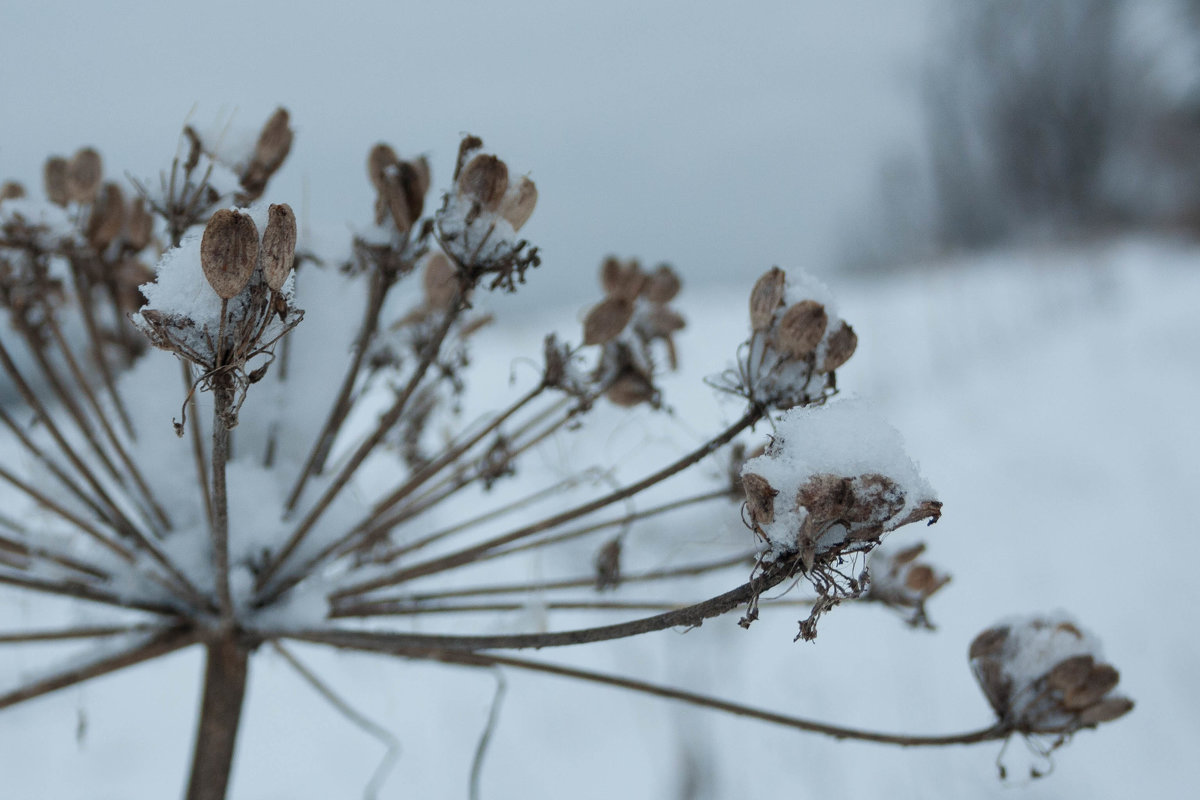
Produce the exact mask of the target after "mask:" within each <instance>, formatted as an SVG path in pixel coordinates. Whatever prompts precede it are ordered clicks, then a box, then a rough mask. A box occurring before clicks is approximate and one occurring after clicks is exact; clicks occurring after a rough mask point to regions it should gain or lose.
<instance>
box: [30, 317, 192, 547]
mask: <svg viewBox="0 0 1200 800" xmlns="http://www.w3.org/2000/svg"><path fill="white" fill-rule="evenodd" d="M46 311H47V313H46V321H47V323H48V325H49V327H50V332H51V334H52V335H53V336H54V341H55V343H56V344H57V345H58V349H59V351H60V352H61V353H62V355H63V359H64V360H65V361H66V362H67V368H68V370H69V371H70V372H71V376H72V377H73V378H74V379H75V383H76V384H78V385H79V388H80V390H81V391H82V392H83V396H84V399H85V400H87V401H88V405H89V406H90V407H91V409H92V411H93V413H94V414H95V415H96V418H97V419H98V420H99V421H100V429H101V430H102V431H103V432H104V435H105V437H106V438H107V439H108V441H109V443H110V444H111V445H112V448H113V451H114V452H115V453H116V454H117V458H118V459H120V461H121V464H122V465H123V466H124V467H125V469H126V471H127V472H128V473H129V475H130V477H131V478H133V482H134V484H135V485H136V486H137V488H138V491H139V492H140V493H141V495H142V498H143V500H144V501H145V503H146V506H147V508H149V509H150V512H151V514H152V515H153V517H154V519H155V521H156V522H157V523H158V525H159V526H160V527H161V528H163V529H165V530H169V529H170V528H171V520H170V519H169V518H168V517H167V514H166V512H165V511H164V510H163V508H162V506H161V505H159V503H158V501H157V500H155V499H154V493H153V492H151V491H150V487H149V486H147V485H146V481H145V479H144V478H143V477H142V473H141V471H140V470H138V468H137V464H135V463H134V461H133V459H132V458H130V457H129V453H128V452H127V451H126V450H125V448H124V446H122V444H121V440H120V439H119V438H118V437H117V434H116V431H114V430H113V428H112V425H110V424H109V422H108V417H107V415H106V414H105V413H104V409H103V408H101V406H100V402H99V401H98V400H97V399H96V395H95V393H94V392H93V391H92V387H91V386H89V385H88V382H87V378H86V377H85V376H84V375H83V371H82V370H81V369H80V368H79V362H78V361H76V359H75V356H74V355H73V354H72V353H71V348H70V346H69V345H68V343H67V340H66V338H65V337H64V336H63V333H62V329H61V328H60V327H59V325H58V322H57V321H56V320H55V318H54V314H53V313H51V310H50V309H47V310H46Z"/></svg>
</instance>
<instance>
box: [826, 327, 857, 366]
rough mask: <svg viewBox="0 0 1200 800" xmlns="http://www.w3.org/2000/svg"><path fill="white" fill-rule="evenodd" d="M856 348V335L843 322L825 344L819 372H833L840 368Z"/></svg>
mask: <svg viewBox="0 0 1200 800" xmlns="http://www.w3.org/2000/svg"><path fill="white" fill-rule="evenodd" d="M857 348H858V334H856V333H855V332H854V329H853V328H851V327H850V326H849V325H847V324H846V323H845V322H844V321H843V322H842V323H841V324H840V325H838V328H837V330H835V331H834V332H833V334H832V335H831V336H830V337H829V339H828V341H827V342H826V343H825V361H824V363H823V364H822V365H821V371H822V372H833V371H834V370H835V369H839V368H841V366H842V364H845V363H846V362H847V361H849V360H850V356H852V355H854V351H855V350H856V349H857Z"/></svg>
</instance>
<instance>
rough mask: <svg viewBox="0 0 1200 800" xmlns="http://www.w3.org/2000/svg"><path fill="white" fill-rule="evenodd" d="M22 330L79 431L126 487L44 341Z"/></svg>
mask: <svg viewBox="0 0 1200 800" xmlns="http://www.w3.org/2000/svg"><path fill="white" fill-rule="evenodd" d="M20 331H21V334H22V335H23V336H24V338H25V342H26V344H27V346H28V348H27V349H28V350H29V352H30V353H32V354H33V358H34V361H36V362H37V365H38V367H39V368H40V369H41V371H42V374H43V375H44V376H45V378H46V381H47V383H49V384H50V388H51V389H52V390H53V391H54V394H55V395H57V396H58V400H59V402H60V403H62V405H63V408H65V409H66V410H67V416H69V417H70V418H71V419H72V420H74V421H75V427H77V428H78V429H79V432H80V433H81V434H83V439H84V441H86V442H87V443H88V446H89V447H90V448H91V450H92V452H93V453H95V455H96V458H97V459H99V461H100V463H101V464H102V465H103V466H104V469H105V470H107V472H108V474H109V475H111V476H112V478H113V480H115V481H116V482H117V483H118V484H119V485H120V486H121V487H122V488H124V486H125V477H124V476H123V475H122V474H121V472H120V470H118V469H117V466H116V464H114V463H113V462H112V459H110V458H109V456H108V453H107V452H105V450H104V448H103V447H102V446H101V445H100V441H99V440H98V439H97V438H96V434H95V431H94V430H93V428H92V424H91V422H89V421H88V418H87V415H86V414H84V412H83V409H81V408H80V407H79V404H78V403H76V402H75V398H74V397H73V396H72V395H71V393H70V392H69V391H67V387H66V385H65V384H64V383H63V381H62V376H60V375H59V374H58V370H56V369H55V368H54V365H53V364H52V363H51V362H50V359H49V358H48V357H47V355H46V351H45V348H44V347H43V345H42V343H41V342H40V341H38V339H37V337H36V336H35V335H34V334H33V331H31V330H30V329H29V328H28V327H26V326H21V327H20Z"/></svg>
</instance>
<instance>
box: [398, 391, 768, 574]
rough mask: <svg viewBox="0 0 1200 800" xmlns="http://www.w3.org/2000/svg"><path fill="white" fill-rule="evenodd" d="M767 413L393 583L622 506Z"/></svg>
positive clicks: (754, 411) (753, 414) (757, 411)
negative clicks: (597, 494) (623, 483)
mask: <svg viewBox="0 0 1200 800" xmlns="http://www.w3.org/2000/svg"><path fill="white" fill-rule="evenodd" d="M763 413H764V411H763V409H761V408H759V407H757V406H755V407H753V408H751V409H750V410H749V411H747V412H746V414H745V415H744V416H742V418H741V419H739V420H738V421H737V422H735V423H733V425H731V426H730V427H729V428H727V429H726V430H725V431H723V432H722V433H721V434H719V435H718V436H716V437H715V438H713V439H711V440H709V441H708V442H706V443H705V444H704V445H702V446H701V447H699V448H697V449H696V450H693V451H692V452H691V453H689V454H688V455H686V456H684V457H683V458H681V459H679V460H678V461H675V462H674V463H672V464H670V465H668V466H666V467H664V468H662V469H660V470H659V471H658V472H655V473H654V474H653V475H650V476H648V477H646V478H644V479H642V480H640V481H638V482H637V483H635V484H632V485H631V486H627V487H625V488H623V489H618V490H617V491H615V492H612V493H610V494H607V495H605V496H604V497H601V498H598V499H596V500H593V501H592V502H590V503H584V504H583V505H581V506H577V507H576V508H573V509H570V510H567V511H564V512H562V513H559V514H555V515H554V516H551V517H549V518H547V519H544V520H542V521H540V522H535V523H533V524H531V525H526V526H524V527H521V528H518V529H516V530H515V531H512V532H510V533H506V534H503V535H501V536H496V537H493V538H491V539H488V540H486V541H484V542H481V543H479V544H476V545H474V546H472V547H467V548H464V549H462V550H460V551H458V552H456V553H450V554H449V555H446V556H442V557H441V558H435V559H432V560H430V561H426V562H424V563H421V564H415V565H413V566H411V567H409V568H407V569H405V570H400V571H397V572H395V573H392V575H391V579H392V582H393V583H399V582H401V581H406V580H413V579H416V578H420V577H424V576H426V575H432V574H434V573H437V572H443V571H445V570H448V569H454V568H456V567H460V566H462V565H464V564H469V563H471V562H473V561H475V560H477V559H478V558H479V557H480V556H482V555H483V554H485V553H487V552H488V551H490V550H495V549H496V548H498V547H501V546H503V545H506V544H510V543H512V542H515V541H518V540H520V539H525V538H528V537H530V536H533V535H535V534H538V533H541V532H542V531H545V530H549V529H551V528H555V527H557V526H559V525H562V524H563V523H566V522H570V521H571V520H573V519H578V518H579V517H582V516H584V515H586V514H590V513H592V512H593V511H599V510H600V509H602V508H604V507H606V506H610V505H612V504H613V503H617V502H620V501H621V500H624V499H625V498H627V497H633V496H634V495H636V494H638V493H639V492H642V491H645V490H646V489H648V488H650V487H651V486H654V485H655V484H657V483H661V482H662V481H664V480H666V479H667V478H670V477H671V476H672V475H675V474H677V473H679V472H682V471H683V470H685V469H687V468H688V467H690V466H692V465H693V464H695V463H697V462H699V461H700V460H701V459H703V458H704V457H705V456H707V455H709V454H710V453H712V452H713V451H715V450H717V449H719V448H720V447H722V446H723V445H725V444H727V443H728V442H729V441H730V440H731V439H733V437H735V436H737V435H738V434H739V433H741V432H742V431H743V430H745V429H746V428H749V427H750V426H751V425H753V424H754V423H755V422H757V421H758V420H760V419H762V416H763Z"/></svg>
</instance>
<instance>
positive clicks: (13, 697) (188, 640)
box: [0, 628, 196, 709]
mask: <svg viewBox="0 0 1200 800" xmlns="http://www.w3.org/2000/svg"><path fill="white" fill-rule="evenodd" d="M195 641H196V634H195V633H194V632H193V631H191V630H189V629H186V628H172V629H171V630H168V631H165V632H163V633H160V634H158V635H156V636H153V637H151V638H150V639H149V641H145V642H143V643H141V644H138V645H136V646H134V647H130V648H127V649H125V650H121V651H119V652H117V653H115V654H113V655H110V656H104V657H101V658H97V659H93V660H90V661H84V662H83V663H80V664H76V665H75V666H73V667H70V668H69V669H65V670H63V671H62V672H58V673H55V674H54V675H50V676H48V677H45V678H40V679H38V680H36V681H33V682H32V683H28V684H26V685H24V686H21V687H20V688H17V689H14V690H13V691H11V692H8V693H6V694H0V709H4V708H8V707H9V706H15V705H17V704H18V703H23V702H25V701H26V700H32V699H34V698H35V697H41V696H42V695H46V694H50V693H51V692H55V691H58V690H59V689H65V688H67V687H68V686H74V685H75V684H77V683H83V682H84V681H88V680H91V679H92V678H98V677H100V676H101V675H107V674H109V673H110V672H116V671H117V670H122V669H125V668H126V667H131V666H133V665H134V664H140V663H142V662H144V661H150V660H152V659H155V658H159V657H160V656H165V655H167V654H168V653H173V652H175V651H176V650H180V649H182V648H184V647H187V646H188V645H190V644H192V643H194V642H195Z"/></svg>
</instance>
